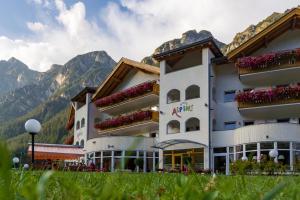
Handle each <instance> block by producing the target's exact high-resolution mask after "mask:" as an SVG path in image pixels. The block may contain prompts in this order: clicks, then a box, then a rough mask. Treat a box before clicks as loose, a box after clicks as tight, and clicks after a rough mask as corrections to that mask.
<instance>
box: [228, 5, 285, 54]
mask: <svg viewBox="0 0 300 200" xmlns="http://www.w3.org/2000/svg"><path fill="white" fill-rule="evenodd" d="M288 11H289V10H287V11H286V12H288ZM286 12H284V13H277V12H274V13H273V14H271V15H270V16H268V17H267V18H266V19H264V20H262V21H261V22H259V23H258V24H256V25H253V24H251V25H250V26H249V27H248V28H246V29H245V30H244V31H242V32H240V33H237V34H236V35H235V37H234V38H233V41H232V42H230V43H229V44H228V45H225V46H224V47H223V48H222V52H223V54H224V55H226V54H227V53H229V52H230V51H232V50H234V49H235V48H237V47H238V46H240V45H241V44H243V43H244V42H246V41H247V40H249V39H250V38H252V37H253V36H255V35H256V34H258V33H259V32H261V31H262V30H264V29H265V28H266V27H268V26H269V25H271V24H273V23H274V22H275V21H277V20H278V19H279V18H280V17H282V16H283V15H284V14H285V13H286Z"/></svg>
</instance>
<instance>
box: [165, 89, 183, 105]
mask: <svg viewBox="0 0 300 200" xmlns="http://www.w3.org/2000/svg"><path fill="white" fill-rule="evenodd" d="M178 101H180V91H179V90H176V89H172V90H170V91H169V92H168V94H167V103H173V102H178Z"/></svg>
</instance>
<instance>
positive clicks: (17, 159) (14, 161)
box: [12, 157, 20, 169]
mask: <svg viewBox="0 0 300 200" xmlns="http://www.w3.org/2000/svg"><path fill="white" fill-rule="evenodd" d="M12 161H13V163H14V168H15V169H16V166H17V164H18V163H19V162H20V160H19V158H18V157H14V158H13V159H12Z"/></svg>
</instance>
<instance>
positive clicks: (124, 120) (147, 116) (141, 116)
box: [95, 110, 159, 130]
mask: <svg viewBox="0 0 300 200" xmlns="http://www.w3.org/2000/svg"><path fill="white" fill-rule="evenodd" d="M158 120H159V113H158V112H157V111H150V110H148V111H138V112H134V113H132V114H127V115H123V116H119V117H115V118H113V119H108V120H105V121H103V122H99V123H96V124H95V128H96V129H100V130H111V129H119V128H122V127H124V128H125V127H130V126H134V125H136V124H139V123H142V122H146V121H153V122H158Z"/></svg>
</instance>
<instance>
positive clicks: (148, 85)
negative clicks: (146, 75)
mask: <svg viewBox="0 0 300 200" xmlns="http://www.w3.org/2000/svg"><path fill="white" fill-rule="evenodd" d="M156 85H157V84H156V81H150V82H145V83H142V84H139V85H136V86H134V87H131V88H128V89H126V90H123V91H120V92H117V93H114V94H112V95H109V96H106V97H103V98H101V99H98V100H96V101H95V105H96V106H97V107H105V106H109V105H113V104H116V103H119V102H122V101H125V100H127V99H131V98H134V97H137V96H140V95H143V94H146V93H149V92H151V91H154V90H155V88H156V87H155V86H156Z"/></svg>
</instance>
